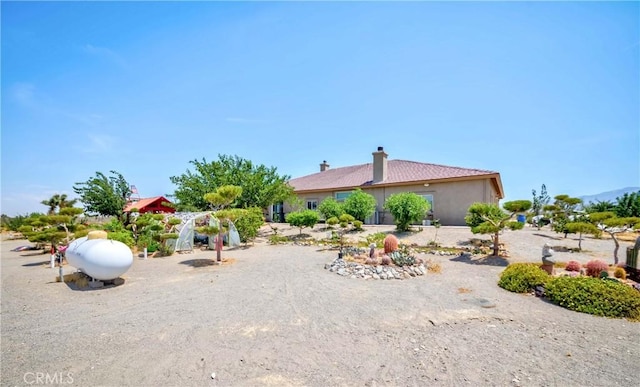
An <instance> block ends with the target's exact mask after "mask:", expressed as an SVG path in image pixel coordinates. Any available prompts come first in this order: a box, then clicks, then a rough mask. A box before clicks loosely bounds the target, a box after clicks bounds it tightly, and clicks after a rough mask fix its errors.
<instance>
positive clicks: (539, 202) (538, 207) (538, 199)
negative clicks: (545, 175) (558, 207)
mask: <svg viewBox="0 0 640 387" xmlns="http://www.w3.org/2000/svg"><path fill="white" fill-rule="evenodd" d="M531 194H532V195H533V202H532V203H531V210H532V211H533V213H534V215H540V213H541V212H542V211H543V209H544V206H546V205H547V204H549V201H550V200H551V198H550V197H549V195H548V194H547V186H546V185H544V184H542V187H540V194H539V195H538V194H537V193H536V190H535V189H532V190H531Z"/></svg>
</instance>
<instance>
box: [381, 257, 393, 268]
mask: <svg viewBox="0 0 640 387" xmlns="http://www.w3.org/2000/svg"><path fill="white" fill-rule="evenodd" d="M380 264H381V265H384V266H389V265H391V258H390V257H389V256H388V255H383V256H382V258H380Z"/></svg>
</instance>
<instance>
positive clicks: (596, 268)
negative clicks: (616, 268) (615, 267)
mask: <svg viewBox="0 0 640 387" xmlns="http://www.w3.org/2000/svg"><path fill="white" fill-rule="evenodd" d="M585 268H586V269H587V275H588V276H589V277H596V278H597V277H599V276H600V273H602V272H603V271H608V270H609V265H607V263H606V262H605V261H603V260H602V259H592V260H591V261H589V262H587V264H586V265H585Z"/></svg>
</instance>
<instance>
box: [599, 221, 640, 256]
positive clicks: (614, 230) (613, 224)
mask: <svg viewBox="0 0 640 387" xmlns="http://www.w3.org/2000/svg"><path fill="white" fill-rule="evenodd" d="M589 220H590V221H591V222H592V223H593V224H595V225H596V227H598V229H600V230H602V231H603V232H605V233H607V234H608V235H609V236H610V237H611V239H612V240H613V243H614V244H615V247H614V249H613V262H614V264H616V265H617V264H618V250H619V249H620V242H619V241H618V234H620V233H623V232H626V231H629V230H632V229H634V228H638V227H640V217H627V218H620V217H618V216H617V215H616V214H615V213H614V212H613V211H604V212H594V213H591V214H589Z"/></svg>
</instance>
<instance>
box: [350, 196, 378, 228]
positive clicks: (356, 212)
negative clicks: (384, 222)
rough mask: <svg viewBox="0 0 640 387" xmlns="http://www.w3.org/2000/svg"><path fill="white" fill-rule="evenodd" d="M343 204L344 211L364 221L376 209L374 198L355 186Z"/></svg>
mask: <svg viewBox="0 0 640 387" xmlns="http://www.w3.org/2000/svg"><path fill="white" fill-rule="evenodd" d="M343 206H344V207H343V208H344V212H346V213H347V214H349V215H351V216H353V217H354V218H356V219H357V220H359V221H361V222H364V221H365V219H367V218H368V217H369V216H371V215H373V213H374V212H375V211H376V198H374V197H373V195H370V194H368V193H366V192H363V191H362V190H361V189H360V188H357V189H356V190H355V191H353V193H352V194H351V195H350V196H349V197H348V198H346V199H345V201H344V204H343Z"/></svg>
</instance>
